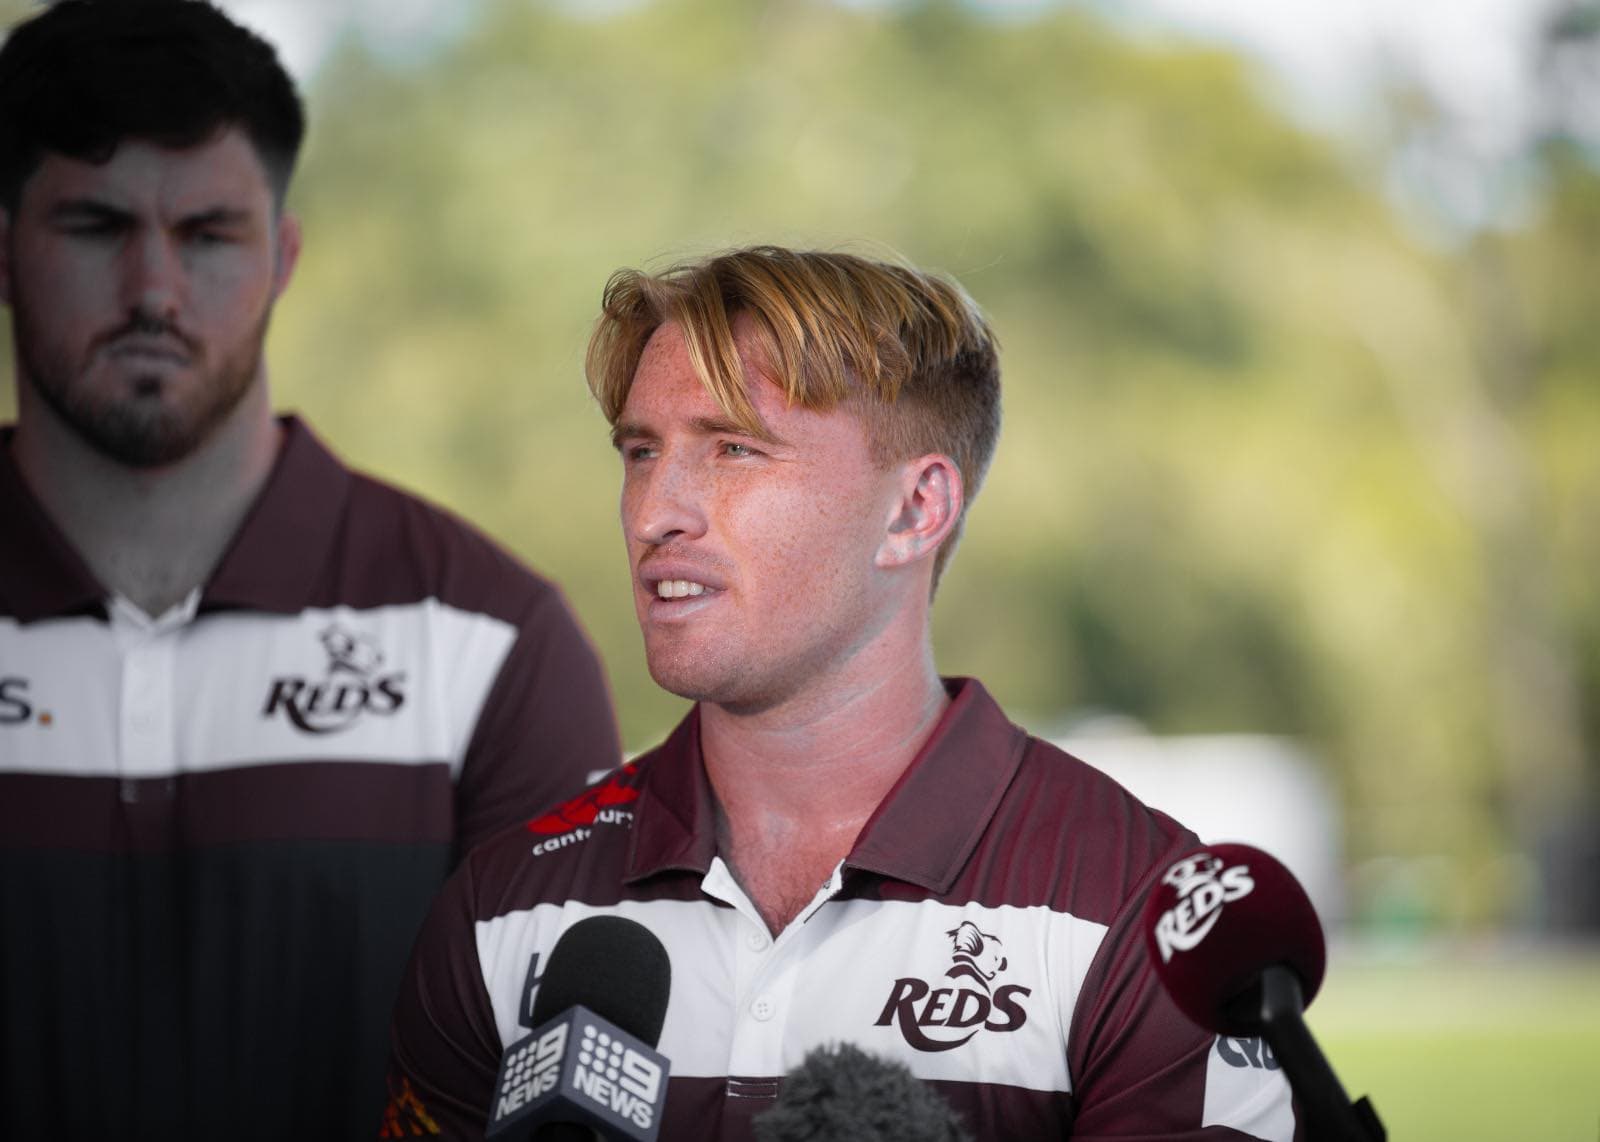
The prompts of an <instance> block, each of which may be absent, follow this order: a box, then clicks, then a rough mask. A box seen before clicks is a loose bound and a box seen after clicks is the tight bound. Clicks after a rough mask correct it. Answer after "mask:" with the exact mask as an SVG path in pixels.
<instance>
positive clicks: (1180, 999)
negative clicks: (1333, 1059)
mask: <svg viewBox="0 0 1600 1142" xmlns="http://www.w3.org/2000/svg"><path fill="white" fill-rule="evenodd" d="M1143 921H1144V924H1143V927H1144V936H1145V946H1146V948H1148V949H1149V952H1150V960H1151V963H1152V964H1153V965H1154V966H1155V971H1156V975H1157V977H1159V978H1160V980H1161V984H1162V986H1163V987H1165V988H1166V990H1167V993H1168V994H1169V995H1171V996H1172V1001H1173V1002H1174V1003H1175V1004H1177V1006H1178V1009H1179V1010H1180V1011H1182V1012H1183V1013H1184V1014H1185V1015H1187V1016H1188V1017H1189V1018H1190V1019H1191V1020H1192V1021H1193V1022H1194V1023H1196V1024H1197V1025H1198V1026H1200V1027H1203V1028H1205V1029H1206V1030H1207V1031H1214V1032H1216V1033H1217V1034H1218V1035H1229V1036H1235V1037H1243V1038H1251V1037H1255V1036H1260V1037H1261V1038H1263V1039H1265V1040H1266V1041H1267V1043H1268V1044H1269V1045H1270V1046H1271V1047H1272V1050H1273V1053H1274V1054H1275V1055H1276V1056H1277V1059H1278V1062H1279V1064H1280V1065H1281V1066H1282V1067H1283V1073H1284V1074H1285V1075H1286V1076H1288V1079H1289V1085H1290V1087H1291V1088H1292V1089H1293V1090H1294V1094H1295V1098H1296V1099H1297V1100H1298V1102H1299V1104H1300V1106H1301V1107H1302V1108H1303V1110H1304V1112H1305V1114H1306V1117H1307V1119H1308V1123H1307V1129H1308V1133H1309V1134H1310V1136H1311V1138H1313V1139H1317V1140H1319V1142H1323V1140H1325V1142H1384V1139H1385V1137H1386V1134H1385V1132H1384V1128H1383V1123H1382V1122H1381V1121H1379V1119H1378V1115H1377V1112H1376V1111H1375V1110H1373V1108H1372V1103H1371V1102H1370V1101H1369V1100H1368V1099H1366V1098H1362V1099H1361V1100H1360V1102H1358V1103H1356V1104H1354V1105H1352V1104H1351V1102H1350V1099H1349V1097H1348V1096H1347V1095H1346V1094H1345V1092H1344V1087H1343V1086H1341V1085H1340V1083H1339V1079H1338V1076H1336V1075H1335V1074H1334V1073H1333V1068H1332V1067H1331V1066H1329V1064H1328V1060H1327V1058H1326V1057H1324V1055H1323V1054H1322V1050H1321V1048H1319V1047H1318V1046H1317V1043H1316V1040H1315V1039H1313V1038H1312V1036H1311V1030H1310V1028H1308V1027H1307V1026H1306V1024H1305V1018H1304V1015H1305V1009H1306V1005H1307V1004H1309V1003H1310V1002H1311V1000H1312V999H1313V998H1315V996H1316V994H1317V991H1318V989H1319V988H1321V986H1322V977H1323V973H1324V971H1325V969H1326V967H1327V956H1326V951H1325V948H1324V944H1323V938H1322V925H1321V923H1320V922H1319V921H1318V920H1317V913H1316V910H1315V909H1313V908H1312V907H1311V901H1310V899H1309V898H1308V897H1307V896H1306V893H1305V889H1303V888H1301V887H1300V882H1299V881H1297V880H1296V879H1295V878H1294V874H1293V873H1291V872H1290V871H1289V870H1288V869H1287V868H1285V867H1284V866H1283V865H1282V864H1280V863H1279V862H1278V861H1277V860H1276V859H1275V858H1273V857H1271V856H1268V855H1267V854H1266V853H1264V852H1262V851H1261V850H1260V849H1257V848H1252V847H1251V846H1249V845H1240V844H1219V845H1207V846H1206V847H1205V848H1203V849H1198V850H1196V851H1194V852H1191V853H1188V854H1186V855H1184V856H1182V857H1179V858H1178V859H1177V860H1176V861H1174V862H1173V863H1172V864H1171V865H1169V866H1168V868H1167V870H1166V872H1165V873H1163V874H1162V877H1161V881H1160V883H1158V884H1157V885H1156V886H1155V888H1153V889H1152V890H1151V892H1150V896H1149V898H1148V899H1147V900H1146V901H1145V906H1144V916H1143Z"/></svg>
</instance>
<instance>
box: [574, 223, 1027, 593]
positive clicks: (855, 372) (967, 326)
mask: <svg viewBox="0 0 1600 1142" xmlns="http://www.w3.org/2000/svg"><path fill="white" fill-rule="evenodd" d="M741 315H743V316H746V317H747V318H748V319H749V327H750V330H751V332H752V335H753V336H754V338H755V341H756V344H757V346H759V348H760V350H761V358H762V360H763V361H764V363H765V366H766V373H767V379H768V380H770V381H771V382H772V383H773V384H776V385H777V386H778V387H779V388H780V389H782V390H783V393H784V396H785V397H786V398H787V399H788V401H789V402H790V404H792V405H798V406H800V407H802V408H808V409H813V410H816V411H827V410H829V409H832V408H836V407H838V406H839V405H842V404H843V405H847V406H849V408H850V409H851V411H853V412H855V413H857V414H858V415H859V416H860V417H861V418H862V420H863V422H864V423H865V425H866V429H867V440H868V444H869V447H870V448H871V452H872V457H873V459H874V461H875V462H877V463H879V464H881V465H884V466H888V465H890V464H894V463H898V462H900V461H902V460H909V459H912V458H914V457H917V456H923V455H927V454H928V453H934V452H937V453H941V454H943V455H946V456H948V457H950V459H951V460H953V461H954V462H955V465H956V467H957V469H958V470H959V471H960V473H961V481H962V485H963V486H964V488H965V490H966V495H965V502H964V504H963V507H962V514H963V516H964V515H965V511H966V505H967V504H970V503H971V502H972V499H973V497H974V496H976V495H977V492H978V486H979V484H981V483H982V481H983V475H984V472H985V471H986V470H987V469H988V466H989V460H990V458H991V457H992V456H993V455H994V446H995V441H996V439H997V438H998V436H999V433H1000V362H999V353H998V347H997V344H996V341H995V337H994V333H993V331H992V330H990V328H989V324H988V322H987V321H985V320H984V317H983V315H982V313H980V312H979V311H978V307H977V306H976V305H975V304H974V303H973V301H972V299H971V298H970V297H968V296H967V294H966V293H965V291H963V290H962V289H961V287H960V286H959V285H957V284H956V283H955V282H953V281H951V280H949V279H947V278H943V277H939V276H936V275H933V274H928V273H924V272H922V271H920V270H916V269H913V268H911V267H909V266H900V265H893V264H890V263H887V262H880V261H873V260H871V259H868V258H863V257H859V256H856V255H854V254H842V253H825V252H820V251H810V250H789V249H785V248H782V247H779V246H751V247H748V248H746V249H741V250H733V251H729V252H727V253H723V254H718V255H716V256H714V257H710V258H706V259H704V260H700V261H695V262H685V263H681V264H679V265H676V266H673V267H671V268H670V269H667V270H665V271H662V272H661V273H656V274H648V273H644V272H642V271H640V270H631V269H624V270H618V271H617V272H616V273H615V274H613V275H612V276H611V280H610V281H608V282H607V283H606V288H605V294H604V296H603V299H602V301H601V309H600V318H599V320H598V321H597V322H596V324H595V329H594V333H593V335H592V336H591V337H590V339H589V349H588V354H587V357H586V360H585V370H586V372H587V374H588V379H589V389H590V391H591V392H593V393H594V395H595V398H596V399H597V400H598V401H599V402H600V407H601V409H602V410H604V412H605V415H606V419H607V420H608V421H610V422H611V423H612V424H613V425H615V424H616V423H617V419H618V417H620V416H621V415H622V408H623V405H624V404H625V403H626V402H627V399H628V390H629V389H630V388H631V387H632V386H633V377H634V372H635V370H636V369H637V368H638V366H639V358H640V357H641V356H642V355H643V353H644V348H645V344H646V343H647V342H648V341H649V340H650V336H651V334H652V333H654V332H655V330H656V329H657V328H658V327H659V326H661V325H664V324H667V323H672V324H675V325H677V326H678V328H679V329H681V330H682V332H683V337H684V341H685V343H686V345H687V347H688V352H689V358H690V360H691V361H692V362H693V364H694V368H695V372H696V373H697V374H699V377H700V382H701V383H702V384H703V385H705V387H706V390H707V391H708V392H709V393H710V394H711V396H712V398H713V399H714V400H715V401H716V402H717V404H718V406H720V407H721V409H722V411H723V412H724V413H725V414H726V415H727V416H728V417H729V419H731V420H732V421H733V422H734V423H736V424H738V425H739V426H740V427H742V428H744V429H745V430H746V431H747V432H749V433H751V434H752V435H753V436H756V437H758V438H759V437H764V436H766V435H767V432H766V429H765V428H764V426H763V425H762V424H761V421H760V418H759V417H758V416H757V415H756V412H755V408H754V407H753V406H752V404H751V403H750V397H749V395H748V387H747V386H748V384H749V378H747V377H746V376H745V374H744V369H743V366H742V365H741V363H740V360H739V353H738V349H737V348H736V346H735V344H734V337H733V322H734V318H735V317H738V316H741ZM960 528H961V521H960V520H958V521H957V524H956V528H955V529H954V530H953V531H952V532H951V534H950V537H949V539H948V540H946V542H945V544H944V545H943V547H942V548H941V550H940V551H939V553H938V555H937V557H936V558H935V562H934V579H935V581H936V582H937V580H938V577H939V574H940V573H941V572H942V571H943V568H944V564H945V563H946V562H947V561H948V559H949V556H950V553H951V551H952V550H953V549H954V547H955V543H956V540H957V538H958V536H959V533H960Z"/></svg>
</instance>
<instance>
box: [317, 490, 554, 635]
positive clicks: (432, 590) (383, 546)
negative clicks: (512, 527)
mask: <svg viewBox="0 0 1600 1142" xmlns="http://www.w3.org/2000/svg"><path fill="white" fill-rule="evenodd" d="M342 530H343V538H342V542H341V544H340V545H339V553H340V558H341V559H342V560H343V561H344V562H345V563H346V564H347V569H348V571H349V572H350V573H351V574H353V575H365V574H366V573H368V572H373V573H376V575H377V578H376V579H375V580H374V587H375V589H376V590H378V591H381V592H382V593H384V594H392V595H394V596H395V597H396V599H400V598H403V597H405V596H415V597H430V596H431V597H434V598H437V599H438V600H439V601H440V602H442V603H445V604H447V605H451V606H456V607H460V608H463V609H467V610H473V611H482V612H487V613H490V614H493V615H494V616H495V617H498V618H503V619H506V620H508V621H512V622H517V621H520V620H521V619H523V618H524V617H525V616H526V615H527V614H528V613H529V612H530V611H531V610H534V609H537V608H538V607H540V606H544V605H552V604H555V603H557V601H558V600H559V598H560V593H559V590H558V588H557V587H556V586H555V584H554V583H553V582H551V581H550V580H549V579H548V578H546V577H545V576H543V575H541V574H539V573H538V572H537V571H535V570H533V569H532V568H531V567H529V566H528V565H527V564H526V563H525V562H523V561H522V560H521V559H519V558H518V557H517V556H515V555H513V554H512V553H511V552H510V551H508V550H507V549H506V548H505V547H504V546H502V545H501V544H500V543H499V542H497V541H495V540H494V539H491V538H490V537H489V536H488V535H486V534H485V533H484V532H483V531H481V530H480V529H479V528H478V527H476V526H475V525H473V524H472V523H469V522H468V521H467V520H465V519H463V518H462V517H461V516H459V515H457V514H456V513H455V512H453V511H451V510H450V509H448V508H445V507H442V506H440V505H439V504H436V503H433V502H432V501H430V500H428V499H426V498H425V497H423V496H421V495H419V494H418V493H416V492H412V491H409V490H407V489H404V488H401V487H398V486H396V485H394V484H391V483H389V482H387V481H386V480H383V479H380V478H378V477H376V476H372V475H369V474H367V473H365V472H360V471H351V473H350V483H349V499H348V505H347V511H346V512H345V519H344V524H343V529H342ZM347 581H348V579H347ZM380 581H381V583H382V584H383V585H382V586H379V585H378V584H379V582H380Z"/></svg>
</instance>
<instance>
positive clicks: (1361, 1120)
mask: <svg viewBox="0 0 1600 1142" xmlns="http://www.w3.org/2000/svg"><path fill="white" fill-rule="evenodd" d="M1252 1000H1256V1001H1257V1005H1256V1010H1255V1011H1253V1012H1252V1011H1249V1010H1244V1011H1240V1012H1239V1015H1240V1016H1241V1017H1242V1018H1241V1022H1246V1023H1249V1024H1251V1025H1252V1026H1253V1028H1254V1029H1255V1030H1257V1031H1259V1033H1260V1035H1261V1037H1262V1038H1263V1039H1265V1040H1266V1041H1267V1044H1268V1045H1269V1046H1270V1047H1271V1048H1272V1052H1273V1054H1275V1055H1276V1056H1277V1057H1278V1062H1279V1064H1280V1065H1281V1066H1282V1067H1283V1073H1284V1074H1285V1075H1287V1076H1288V1078H1289V1086H1290V1088H1291V1089H1292V1090H1293V1091H1294V1096H1295V1099H1296V1100H1297V1101H1298V1102H1299V1104H1300V1107H1301V1109H1302V1110H1303V1111H1304V1112H1305V1114H1306V1118H1307V1119H1308V1121H1307V1126H1308V1130H1307V1133H1308V1135H1309V1136H1310V1138H1311V1139H1312V1142H1387V1138H1388V1134H1387V1133H1386V1132H1385V1130H1384V1128H1383V1123H1382V1121H1380V1120H1379V1118H1378V1112H1377V1111H1376V1110H1374V1109H1373V1107H1372V1102H1371V1100H1369V1099H1367V1098H1366V1097H1365V1096H1363V1097H1362V1098H1361V1099H1360V1101H1358V1102H1356V1103H1354V1104H1352V1103H1351V1102H1350V1098H1349V1096H1348V1095H1346V1094H1345V1091H1344V1087H1343V1086H1342V1085H1340V1083H1339V1077H1338V1076H1337V1075H1335V1074H1334V1073H1333V1068H1332V1067H1331V1066H1330V1065H1329V1064H1328V1060H1327V1058H1326V1056H1324V1055H1323V1053H1322V1049H1321V1048H1320V1047H1318V1046H1317V1041H1316V1040H1315V1039H1313V1038H1312V1037H1311V1029H1310V1028H1309V1027H1307V1026H1306V1021H1305V999H1304V996H1303V995H1302V993H1301V990H1300V977H1298V976H1297V975H1295V974H1294V972H1293V971H1291V970H1290V969H1289V968H1287V967H1284V966H1283V965H1282V964H1274V965H1272V966H1271V967H1269V968H1267V969H1266V970H1265V971H1263V972H1262V973H1261V989H1260V992H1259V993H1256V992H1254V991H1253V990H1252V991H1251V992H1246V993H1245V994H1244V995H1243V996H1240V997H1239V999H1238V1000H1236V1001H1235V1002H1236V1003H1237V1004H1239V1005H1240V1006H1241V1007H1247V1006H1248V1005H1249V1004H1250V1003H1251V1001H1252Z"/></svg>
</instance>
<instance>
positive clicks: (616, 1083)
mask: <svg viewBox="0 0 1600 1142" xmlns="http://www.w3.org/2000/svg"><path fill="white" fill-rule="evenodd" d="M667 1069H668V1067H667V1060H666V1057H665V1056H663V1055H659V1054H657V1053H656V1052H655V1051H653V1050H652V1049H651V1048H650V1046H649V1045H648V1044H646V1043H644V1042H641V1041H640V1040H638V1039H636V1038H634V1037H633V1036H632V1035H629V1034H628V1033H627V1032H625V1031H623V1030H621V1029H620V1028H619V1027H617V1026H616V1025H615V1024H612V1023H610V1022H608V1021H607V1020H605V1019H602V1018H601V1017H600V1016H598V1015H596V1014H595V1013H594V1012H592V1011H590V1010H589V1009H588V1008H586V1007H573V1008H570V1009H569V1010H567V1011H566V1012H565V1013H564V1014H562V1015H561V1016H560V1017H559V1018H556V1019H553V1020H551V1021H550V1022H549V1023H546V1024H545V1025H544V1026H542V1027H539V1028H538V1029H536V1030H535V1031H534V1032H533V1033H532V1034H530V1035H528V1036H527V1037H526V1038H524V1039H522V1040H521V1041H519V1042H517V1043H514V1044H512V1046H511V1047H510V1048H509V1049H508V1050H507V1051H506V1053H505V1056H504V1057H503V1058H502V1059H501V1062H500V1076H499V1080H498V1081H497V1082H496V1083H495V1098H494V1105H493V1107H492V1108H491V1113H490V1115H489V1128H488V1133H489V1134H490V1136H501V1135H502V1132H505V1134H504V1136H506V1137H519V1138H520V1137H523V1135H522V1134H521V1133H517V1132H515V1131H512V1130H511V1129H510V1128H511V1127H512V1126H514V1125H517V1124H521V1126H520V1129H523V1130H525V1129H526V1128H527V1127H528V1126H532V1125H542V1124H545V1123H555V1122H565V1123H580V1124H586V1125H589V1126H592V1127H595V1128H597V1129H599V1130H600V1131H601V1132H602V1133H603V1134H605V1135H606V1136H607V1137H612V1138H627V1139H636V1140H639V1142H651V1140H653V1139H654V1138H655V1136H656V1133H657V1131H658V1130H659V1129H660V1111H661V1106H662V1104H663V1103H664V1102H665V1100H666V1086H667V1084H666V1079H667Z"/></svg>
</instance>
